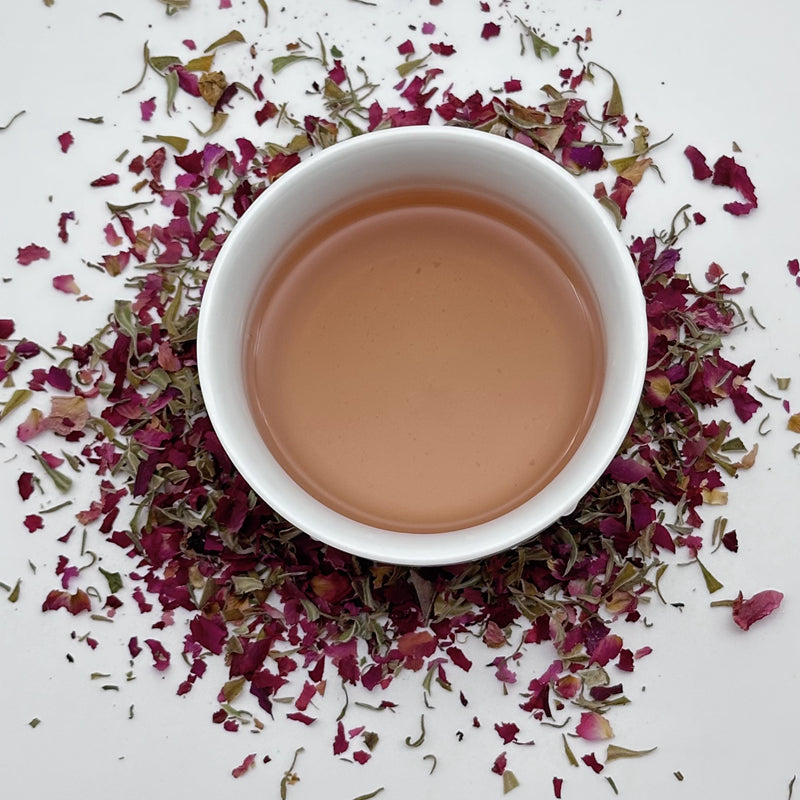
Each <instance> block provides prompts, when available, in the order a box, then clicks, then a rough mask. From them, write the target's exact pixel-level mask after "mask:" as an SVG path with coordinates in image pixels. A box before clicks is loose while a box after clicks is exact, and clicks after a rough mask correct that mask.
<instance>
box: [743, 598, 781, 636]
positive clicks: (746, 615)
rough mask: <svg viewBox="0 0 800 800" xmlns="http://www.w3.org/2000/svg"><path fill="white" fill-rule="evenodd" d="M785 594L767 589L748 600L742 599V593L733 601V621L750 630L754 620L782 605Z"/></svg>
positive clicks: (766, 615) (744, 629)
mask: <svg viewBox="0 0 800 800" xmlns="http://www.w3.org/2000/svg"><path fill="white" fill-rule="evenodd" d="M782 601H783V594H782V593H781V592H778V591H775V590H774V589H765V590H764V591H763V592H758V593H756V594H754V595H753V596H752V597H750V598H748V599H747V600H743V599H742V593H741V592H739V596H738V597H737V598H736V599H735V600H734V601H733V621H734V622H735V623H736V624H737V625H738V626H739V627H740V628H741V629H742V630H743V631H747V630H750V626H751V625H752V624H753V623H754V622H758V621H759V620H760V619H764V617H768V616H769V615H770V614H771V613H772V612H773V611H775V609H777V608H779V607H780V604H781V602H782Z"/></svg>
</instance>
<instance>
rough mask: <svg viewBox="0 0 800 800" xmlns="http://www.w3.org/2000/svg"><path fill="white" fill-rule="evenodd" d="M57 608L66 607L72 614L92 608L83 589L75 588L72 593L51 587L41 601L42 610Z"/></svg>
mask: <svg viewBox="0 0 800 800" xmlns="http://www.w3.org/2000/svg"><path fill="white" fill-rule="evenodd" d="M59 608H66V609H67V611H69V613H70V614H73V615H75V614H80V613H81V612H82V611H91V610H92V601H91V600H90V599H89V595H88V594H86V592H84V591H83V589H77V590H76V591H75V592H74V593H73V594H70V593H69V592H66V591H60V590H58V589H53V590H51V591H50V592H49V593H48V595H47V598H46V599H45V601H44V603H42V611H55V610H56V609H59Z"/></svg>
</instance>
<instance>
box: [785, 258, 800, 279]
mask: <svg viewBox="0 0 800 800" xmlns="http://www.w3.org/2000/svg"><path fill="white" fill-rule="evenodd" d="M786 267H787V268H788V270H789V274H790V275H792V276H794V277H797V274H798V272H800V260H798V259H796V258H790V259H789V260H788V261H787V262H786Z"/></svg>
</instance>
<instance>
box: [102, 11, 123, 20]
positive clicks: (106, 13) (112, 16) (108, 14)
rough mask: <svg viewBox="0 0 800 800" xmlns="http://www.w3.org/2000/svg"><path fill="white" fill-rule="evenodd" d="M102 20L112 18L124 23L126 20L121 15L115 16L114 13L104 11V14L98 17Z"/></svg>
mask: <svg viewBox="0 0 800 800" xmlns="http://www.w3.org/2000/svg"><path fill="white" fill-rule="evenodd" d="M98 16H99V17H100V19H102V18H103V17H111V19H115V20H118V21H119V22H124V21H125V20H124V19H122V17H121V16H120V15H119V14H115V13H114V12H113V11H104V12H103V13H102V14H99V15H98Z"/></svg>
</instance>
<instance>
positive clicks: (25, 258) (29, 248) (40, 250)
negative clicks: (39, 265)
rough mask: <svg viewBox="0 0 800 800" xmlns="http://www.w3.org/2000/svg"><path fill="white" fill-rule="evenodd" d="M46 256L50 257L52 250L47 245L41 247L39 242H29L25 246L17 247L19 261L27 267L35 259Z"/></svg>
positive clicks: (38, 259) (39, 259)
mask: <svg viewBox="0 0 800 800" xmlns="http://www.w3.org/2000/svg"><path fill="white" fill-rule="evenodd" d="M44 258H50V251H49V250H48V249H47V248H46V247H41V246H40V245H38V244H29V245H26V246H25V247H18V248H17V263H18V264H22V266H23V267H27V266H28V264H32V263H33V262H34V261H41V260H42V259H44Z"/></svg>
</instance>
